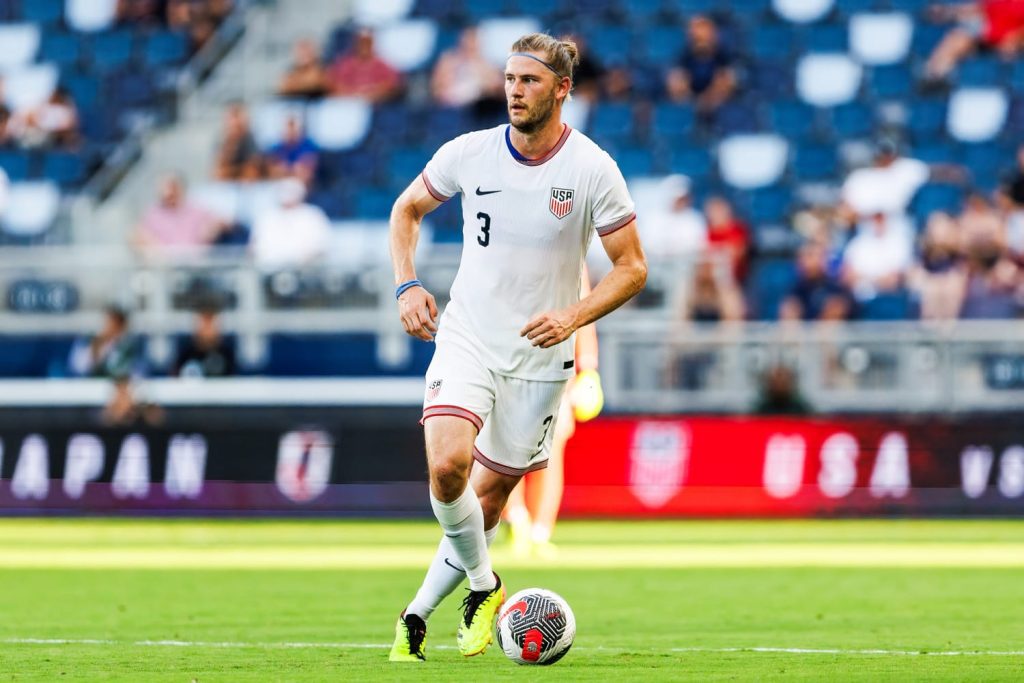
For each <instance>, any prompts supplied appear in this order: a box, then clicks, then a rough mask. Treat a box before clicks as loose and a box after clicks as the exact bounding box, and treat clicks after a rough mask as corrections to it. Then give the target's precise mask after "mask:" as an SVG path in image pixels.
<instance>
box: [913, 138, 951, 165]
mask: <svg viewBox="0 0 1024 683" xmlns="http://www.w3.org/2000/svg"><path fill="white" fill-rule="evenodd" d="M924 140H925V141H924V142H922V143H921V144H917V145H914V149H913V150H912V151H911V152H910V156H911V157H913V158H914V159H920V160H921V161H923V162H925V163H926V164H952V163H958V162H959V158H958V157H959V154H958V152H959V148H958V147H956V146H954V145H953V144H951V143H948V142H945V141H944V140H942V139H941V138H937V139H933V141H931V142H928V141H927V138H925V139H924Z"/></svg>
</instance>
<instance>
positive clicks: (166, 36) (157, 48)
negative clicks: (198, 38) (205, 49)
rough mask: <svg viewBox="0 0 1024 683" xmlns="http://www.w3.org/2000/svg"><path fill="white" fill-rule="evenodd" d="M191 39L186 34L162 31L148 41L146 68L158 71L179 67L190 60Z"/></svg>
mask: <svg viewBox="0 0 1024 683" xmlns="http://www.w3.org/2000/svg"><path fill="white" fill-rule="evenodd" d="M188 51H189V39H188V36H187V35H186V34H184V33H179V32H176V31H160V32H159V33H154V34H153V35H152V36H150V37H149V40H147V41H146V47H145V61H146V66H148V67H150V68H152V69H158V68H163V67H168V66H178V65H180V64H182V63H184V61H185V60H186V59H187V58H188Z"/></svg>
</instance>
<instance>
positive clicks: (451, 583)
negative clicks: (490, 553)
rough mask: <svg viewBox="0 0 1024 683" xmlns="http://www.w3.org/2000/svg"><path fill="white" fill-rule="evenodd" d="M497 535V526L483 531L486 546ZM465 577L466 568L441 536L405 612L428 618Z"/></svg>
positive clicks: (447, 541) (445, 537) (446, 539)
mask: <svg viewBox="0 0 1024 683" xmlns="http://www.w3.org/2000/svg"><path fill="white" fill-rule="evenodd" d="M497 535H498V526H497V525H495V526H494V528H492V529H488V530H487V531H485V532H484V537H485V538H486V539H487V547H490V546H491V543H492V542H493V541H494V537H495V536H497ZM464 578H466V570H465V569H463V568H462V564H461V563H460V562H459V558H457V557H456V556H455V549H454V548H452V544H451V542H450V541H449V540H448V537H447V536H442V537H441V543H440V544H439V545H438V546H437V553H436V554H435V555H434V559H433V561H432V562H431V563H430V569H428V570H427V575H426V576H425V577H423V584H422V585H421V586H420V589H419V590H418V591H416V597H415V598H413V599H412V602H410V603H409V606H408V607H406V608H405V613H406V614H415V615H416V616H418V617H419V618H420V619H422V620H423V621H426V620H427V619H429V618H430V615H431V614H433V613H434V610H436V609H437V606H438V605H440V604H441V601H442V600H444V599H445V598H446V597H448V596H449V595H451V593H452V591H454V590H455V589H456V588H458V587H459V584H460V583H462V580H463V579H464Z"/></svg>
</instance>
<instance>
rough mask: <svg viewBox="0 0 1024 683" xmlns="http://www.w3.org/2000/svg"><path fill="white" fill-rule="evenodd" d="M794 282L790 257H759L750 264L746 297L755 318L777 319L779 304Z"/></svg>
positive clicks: (793, 269)
mask: <svg viewBox="0 0 1024 683" xmlns="http://www.w3.org/2000/svg"><path fill="white" fill-rule="evenodd" d="M794 282H796V267H795V266H794V264H793V261H791V260H790V259H776V258H761V259H758V260H756V261H754V263H753V264H752V267H751V272H750V279H749V280H748V286H747V297H748V300H749V301H750V304H751V307H752V309H753V311H752V312H753V314H754V316H755V318H756V319H757V320H777V319H778V317H779V304H780V303H781V302H782V300H783V299H784V298H785V297H786V295H787V294H788V293H789V290H790V289H791V288H792V287H793V283H794Z"/></svg>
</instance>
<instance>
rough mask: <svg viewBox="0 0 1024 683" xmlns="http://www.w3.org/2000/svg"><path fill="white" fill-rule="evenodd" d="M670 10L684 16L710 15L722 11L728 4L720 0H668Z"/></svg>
mask: <svg viewBox="0 0 1024 683" xmlns="http://www.w3.org/2000/svg"><path fill="white" fill-rule="evenodd" d="M667 4H668V6H669V7H670V8H672V9H674V10H676V11H677V12H681V13H682V14H686V15H690V14H708V13H710V12H714V11H715V10H718V9H722V7H723V6H724V5H725V4H726V3H722V2H719V0H667Z"/></svg>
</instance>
